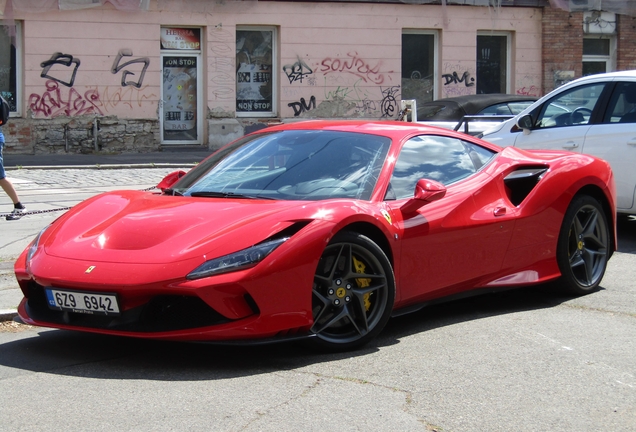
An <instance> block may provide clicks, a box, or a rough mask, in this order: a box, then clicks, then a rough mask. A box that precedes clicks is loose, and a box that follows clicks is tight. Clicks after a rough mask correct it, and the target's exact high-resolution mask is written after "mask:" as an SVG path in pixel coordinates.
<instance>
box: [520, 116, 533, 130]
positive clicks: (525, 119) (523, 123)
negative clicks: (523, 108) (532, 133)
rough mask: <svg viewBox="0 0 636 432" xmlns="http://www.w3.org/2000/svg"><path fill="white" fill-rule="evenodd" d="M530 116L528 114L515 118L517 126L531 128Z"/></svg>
mask: <svg viewBox="0 0 636 432" xmlns="http://www.w3.org/2000/svg"><path fill="white" fill-rule="evenodd" d="M532 126H534V125H533V124H532V116H531V115H530V114H526V115H523V116H521V117H519V119H518V120H517V127H518V128H520V129H526V130H530V129H532Z"/></svg>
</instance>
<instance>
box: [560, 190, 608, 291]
mask: <svg viewBox="0 0 636 432" xmlns="http://www.w3.org/2000/svg"><path fill="white" fill-rule="evenodd" d="M609 232H610V231H609V225H608V222H607V219H606V218H605V213H604V212H603V208H602V207H601V205H600V204H599V202H598V201H597V200H596V199H594V198H592V197H590V196H587V195H579V196H576V197H574V199H573V200H572V203H571V204H570V206H569V207H568V210H567V212H566V213H565V217H564V218H563V224H562V226H561V232H560V233H559V240H558V244H557V262H558V264H559V269H560V270H561V275H562V277H561V283H562V288H563V289H564V290H565V291H566V292H568V293H570V294H574V295H584V294H588V293H590V292H592V291H594V290H596V289H597V288H598V286H599V284H600V282H601V279H603V275H604V274H605V269H606V268H607V261H608V260H609V257H610V255H611V254H610V245H611V241H610V234H609Z"/></svg>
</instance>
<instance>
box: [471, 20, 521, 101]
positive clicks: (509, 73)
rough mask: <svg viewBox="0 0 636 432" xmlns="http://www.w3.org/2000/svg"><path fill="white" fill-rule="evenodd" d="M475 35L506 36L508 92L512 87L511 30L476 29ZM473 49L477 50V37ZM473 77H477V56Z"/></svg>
mask: <svg viewBox="0 0 636 432" xmlns="http://www.w3.org/2000/svg"><path fill="white" fill-rule="evenodd" d="M477 36H505V37H506V91H505V93H510V92H511V89H512V84H511V83H512V39H513V32H504V31H498V32H497V31H486V30H479V31H477ZM475 51H477V37H475ZM475 78H477V57H475Z"/></svg>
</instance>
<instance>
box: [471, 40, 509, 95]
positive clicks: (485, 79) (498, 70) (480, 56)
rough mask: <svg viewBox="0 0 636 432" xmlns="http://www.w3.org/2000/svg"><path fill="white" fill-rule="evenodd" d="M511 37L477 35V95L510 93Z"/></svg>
mask: <svg viewBox="0 0 636 432" xmlns="http://www.w3.org/2000/svg"><path fill="white" fill-rule="evenodd" d="M509 52H510V37H509V35H508V34H492V33H490V32H489V33H488V34H478V35H477V93H478V94H481V93H509V88H510V84H509V77H510V72H509V71H510V61H509V59H510V55H509Z"/></svg>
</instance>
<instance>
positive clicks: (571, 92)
mask: <svg viewBox="0 0 636 432" xmlns="http://www.w3.org/2000/svg"><path fill="white" fill-rule="evenodd" d="M564 109H565V110H564ZM481 136H482V138H483V139H485V140H486V141H490V142H492V143H494V144H497V145H499V146H502V147H506V146H515V147H520V148H525V149H556V150H563V149H566V150H570V151H574V152H578V153H586V154H590V155H594V156H597V157H600V158H602V159H605V160H606V161H608V162H609V163H610V165H611V166H612V169H613V171H614V177H615V179H616V192H617V201H618V202H617V210H618V212H619V213H626V214H636V205H635V198H634V194H635V192H636V70H631V71H623V72H611V73H605V74H598V75H589V76H586V77H583V78H579V79H577V80H574V81H571V82H569V83H567V84H565V85H563V86H561V87H559V88H557V89H555V90H553V91H551V92H550V93H548V94H547V95H545V96H543V97H542V98H541V99H539V100H538V101H536V102H535V103H533V104H532V105H530V106H529V107H528V108H526V109H525V110H524V111H522V112H521V113H519V114H518V115H517V116H515V117H513V118H512V119H510V120H507V121H505V122H503V123H501V124H499V125H497V126H496V127H494V128H492V129H489V130H487V131H485V132H484V133H483V134H482V135H481Z"/></svg>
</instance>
